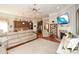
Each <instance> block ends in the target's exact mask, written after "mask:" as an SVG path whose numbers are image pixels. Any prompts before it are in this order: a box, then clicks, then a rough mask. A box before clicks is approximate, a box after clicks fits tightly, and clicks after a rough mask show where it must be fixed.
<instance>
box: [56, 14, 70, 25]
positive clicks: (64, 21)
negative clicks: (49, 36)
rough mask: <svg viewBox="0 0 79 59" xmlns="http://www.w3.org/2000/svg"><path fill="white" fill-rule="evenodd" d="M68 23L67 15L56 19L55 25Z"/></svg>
mask: <svg viewBox="0 0 79 59" xmlns="http://www.w3.org/2000/svg"><path fill="white" fill-rule="evenodd" d="M69 22H70V21H69V17H68V15H67V14H64V15H61V16H58V17H57V23H58V24H68V23H69Z"/></svg>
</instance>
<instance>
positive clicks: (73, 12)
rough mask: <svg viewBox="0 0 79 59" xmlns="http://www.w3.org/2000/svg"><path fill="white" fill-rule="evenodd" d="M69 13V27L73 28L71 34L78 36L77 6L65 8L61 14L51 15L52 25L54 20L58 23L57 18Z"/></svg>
mask: <svg viewBox="0 0 79 59" xmlns="http://www.w3.org/2000/svg"><path fill="white" fill-rule="evenodd" d="M66 12H68V13H69V19H70V23H69V24H68V26H70V27H71V32H72V33H75V34H76V7H75V5H72V6H71V7H68V8H65V9H63V10H61V11H59V12H57V13H56V14H53V13H52V14H50V16H49V17H50V23H51V21H52V20H54V21H55V23H56V18H57V16H60V15H63V14H64V13H66Z"/></svg>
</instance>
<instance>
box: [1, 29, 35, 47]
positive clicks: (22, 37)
mask: <svg viewBox="0 0 79 59" xmlns="http://www.w3.org/2000/svg"><path fill="white" fill-rule="evenodd" d="M33 39H36V34H35V33H34V32H33V31H32V30H26V31H19V32H9V33H6V34H1V35H0V42H2V43H3V45H5V46H6V48H9V47H12V46H15V45H18V44H21V43H23V42H27V41H30V40H33Z"/></svg>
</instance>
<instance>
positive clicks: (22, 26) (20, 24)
mask: <svg viewBox="0 0 79 59" xmlns="http://www.w3.org/2000/svg"><path fill="white" fill-rule="evenodd" d="M14 29H15V30H17V31H18V30H26V29H29V23H28V22H27V21H14Z"/></svg>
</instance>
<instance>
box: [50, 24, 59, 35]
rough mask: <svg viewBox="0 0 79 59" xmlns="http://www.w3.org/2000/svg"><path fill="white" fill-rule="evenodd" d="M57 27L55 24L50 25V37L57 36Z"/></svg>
mask: <svg viewBox="0 0 79 59" xmlns="http://www.w3.org/2000/svg"><path fill="white" fill-rule="evenodd" d="M57 32H58V25H57V24H50V35H56V36H58V33H57Z"/></svg>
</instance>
